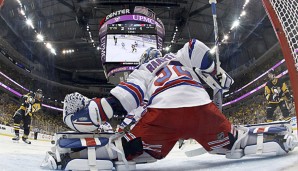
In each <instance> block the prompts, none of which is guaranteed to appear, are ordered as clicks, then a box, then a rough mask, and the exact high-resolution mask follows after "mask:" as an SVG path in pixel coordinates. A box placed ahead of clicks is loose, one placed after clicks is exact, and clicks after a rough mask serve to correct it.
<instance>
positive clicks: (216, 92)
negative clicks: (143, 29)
mask: <svg viewBox="0 0 298 171" xmlns="http://www.w3.org/2000/svg"><path fill="white" fill-rule="evenodd" d="M209 3H210V4H211V9H212V16H213V25H214V40H215V42H214V43H215V56H216V59H215V60H216V71H217V74H219V71H220V61H219V48H218V26H217V20H216V17H217V16H216V0H209ZM201 78H203V79H204V77H202V75H201ZM222 93H223V91H222V89H219V88H216V86H215V88H213V102H214V103H215V104H216V106H217V107H218V109H219V110H220V111H222ZM206 152H207V151H206V150H205V149H204V148H203V147H201V148H197V149H194V150H190V151H186V152H185V155H186V156H187V157H193V156H198V155H201V154H205V153H206Z"/></svg>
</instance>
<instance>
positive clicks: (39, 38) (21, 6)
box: [17, 0, 56, 55]
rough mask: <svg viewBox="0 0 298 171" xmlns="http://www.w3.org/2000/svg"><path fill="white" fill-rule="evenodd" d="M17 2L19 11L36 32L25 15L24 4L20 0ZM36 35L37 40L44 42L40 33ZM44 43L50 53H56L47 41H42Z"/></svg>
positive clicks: (31, 22)
mask: <svg viewBox="0 0 298 171" xmlns="http://www.w3.org/2000/svg"><path fill="white" fill-rule="evenodd" d="M17 2H18V3H19V5H20V13H21V14H22V15H23V16H24V19H25V22H26V24H27V25H28V26H30V27H31V28H32V29H33V31H34V32H35V33H37V30H36V29H35V28H34V25H33V21H32V20H31V19H30V18H27V16H26V13H25V9H24V6H23V4H22V2H21V0H17ZM36 37H37V39H38V40H39V41H41V42H44V37H43V36H42V35H41V34H37V35H36ZM44 44H45V45H46V47H47V48H48V49H49V50H50V52H51V53H52V54H55V55H56V50H55V49H53V47H52V45H51V44H49V43H44Z"/></svg>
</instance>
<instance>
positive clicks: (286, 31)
mask: <svg viewBox="0 0 298 171" xmlns="http://www.w3.org/2000/svg"><path fill="white" fill-rule="evenodd" d="M262 2H263V6H264V8H265V10H266V12H267V15H268V17H269V19H270V21H271V23H272V26H273V28H274V30H275V34H276V36H277V38H278V41H279V44H280V46H281V49H282V53H283V56H284V58H285V61H286V65H287V68H288V73H289V76H290V82H291V86H292V90H293V96H294V100H295V110H296V118H298V52H297V51H298V2H297V1H296V0H262ZM297 123H298V120H297Z"/></svg>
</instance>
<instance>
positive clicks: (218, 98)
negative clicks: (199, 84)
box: [209, 0, 223, 111]
mask: <svg viewBox="0 0 298 171" xmlns="http://www.w3.org/2000/svg"><path fill="white" fill-rule="evenodd" d="M209 3H210V4H211V9H212V17H213V25H214V40H215V42H214V43H215V56H216V71H217V74H219V71H220V61H219V48H218V39H219V38H218V26H217V20H216V17H217V15H216V0H209ZM222 93H223V92H222V89H218V88H216V89H213V102H214V103H215V104H216V106H217V107H218V108H219V110H220V111H222Z"/></svg>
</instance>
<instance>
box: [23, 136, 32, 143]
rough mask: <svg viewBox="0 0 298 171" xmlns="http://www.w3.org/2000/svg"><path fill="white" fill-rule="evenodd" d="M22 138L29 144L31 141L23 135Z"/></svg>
mask: <svg viewBox="0 0 298 171" xmlns="http://www.w3.org/2000/svg"><path fill="white" fill-rule="evenodd" d="M22 140H23V141H24V142H25V143H27V144H31V141H29V140H28V138H26V137H24V136H23V137H22Z"/></svg>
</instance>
